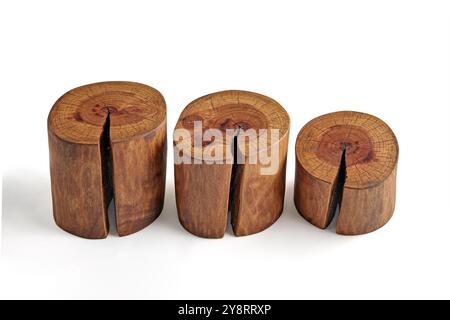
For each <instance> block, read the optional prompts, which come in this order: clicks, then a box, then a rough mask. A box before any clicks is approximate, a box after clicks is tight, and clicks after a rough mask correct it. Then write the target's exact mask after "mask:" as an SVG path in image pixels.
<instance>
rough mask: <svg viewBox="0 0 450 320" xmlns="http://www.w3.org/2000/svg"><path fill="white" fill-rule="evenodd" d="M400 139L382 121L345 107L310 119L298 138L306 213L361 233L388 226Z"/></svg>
mask: <svg viewBox="0 0 450 320" xmlns="http://www.w3.org/2000/svg"><path fill="white" fill-rule="evenodd" d="M398 153H399V148H398V143H397V139H396V137H395V135H394V133H393V132H392V130H391V129H390V128H389V127H388V125H387V124H386V123H384V122H383V121H382V120H380V119H378V118H376V117H374V116H371V115H368V114H365V113H360V112H351V111H342V112H335V113H330V114H326V115H323V116H320V117H318V118H315V119H313V120H312V121H310V122H309V123H308V124H306V125H305V126H304V127H303V129H302V130H301V131H300V133H299V135H298V137H297V142H296V150H295V155H296V176H295V190H294V200H295V204H296V207H297V209H298V211H299V212H300V214H301V215H302V216H303V217H304V218H305V219H306V220H308V221H309V222H310V223H312V224H313V225H315V226H317V227H319V228H322V229H324V228H327V227H328V225H329V224H330V222H331V221H332V220H333V216H334V214H335V212H336V208H337V206H339V214H338V216H337V225H336V232H337V233H339V234H343V235H358V234H364V233H368V232H371V231H374V230H376V229H378V228H380V227H382V226H383V225H385V224H386V223H387V222H388V221H389V219H390V218H391V216H392V214H393V212H394V207H395V184H396V172H397V160H398Z"/></svg>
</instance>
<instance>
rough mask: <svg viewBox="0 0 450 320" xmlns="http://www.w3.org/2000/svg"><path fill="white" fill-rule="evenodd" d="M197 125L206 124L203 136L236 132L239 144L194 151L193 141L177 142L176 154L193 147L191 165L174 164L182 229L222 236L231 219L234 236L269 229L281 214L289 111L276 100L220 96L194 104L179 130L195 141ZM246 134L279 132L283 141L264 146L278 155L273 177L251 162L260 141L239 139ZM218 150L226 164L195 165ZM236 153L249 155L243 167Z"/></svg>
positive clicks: (249, 94)
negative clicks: (212, 132)
mask: <svg viewBox="0 0 450 320" xmlns="http://www.w3.org/2000/svg"><path fill="white" fill-rule="evenodd" d="M194 121H201V122H202V125H203V131H205V130H206V129H218V130H219V131H221V132H223V134H224V135H225V132H226V130H227V129H235V130H238V132H239V133H238V134H237V135H236V136H235V137H234V138H235V140H234V144H235V145H233V144H230V143H227V142H226V141H222V142H221V143H222V144H220V143H219V142H218V141H214V142H211V143H203V144H202V145H201V146H196V145H195V144H194V143H193V141H189V142H186V141H181V142H180V141H174V152H175V154H177V153H179V152H180V150H182V149H184V148H190V150H191V153H190V154H191V157H192V159H191V160H192V163H191V164H186V163H182V164H175V190H176V202H177V208H178V215H179V220H180V222H181V224H182V225H183V226H184V228H185V229H186V230H188V231H189V232H191V233H192V234H194V235H197V236H200V237H205V238H221V237H223V236H224V234H225V230H226V228H227V221H228V214H230V215H231V224H232V227H233V232H234V234H235V235H236V236H244V235H250V234H254V233H257V232H260V231H262V230H264V229H266V228H268V227H269V226H271V225H272V224H273V223H274V222H275V221H276V220H277V219H278V218H279V216H280V215H281V212H282V211H283V202H284V192H285V169H286V156H287V147H288V136H289V116H288V114H287V113H286V111H285V110H284V109H283V108H282V106H281V105H280V104H278V103H277V102H276V101H274V100H273V99H270V98H268V97H266V96H263V95H260V94H257V93H252V92H246V91H236V90H233V91H222V92H217V93H213V94H210V95H207V96H204V97H201V98H199V99H197V100H195V101H193V102H191V103H190V104H189V105H188V106H187V107H186V108H185V109H184V111H183V112H182V113H181V115H180V117H179V120H178V122H177V125H176V128H175V129H179V128H183V129H186V130H188V131H189V132H191V133H192V136H193V126H194ZM247 129H255V130H259V129H269V130H270V129H278V130H279V132H280V135H279V140H277V141H271V139H267V140H265V141H264V142H266V141H267V148H270V150H275V149H277V150H278V152H279V155H280V158H279V164H278V165H277V167H276V169H275V171H274V174H272V175H262V174H261V170H260V169H261V167H264V166H263V165H262V164H260V163H259V162H258V163H251V162H250V161H248V157H250V154H249V152H248V150H249V149H248V147H249V145H250V144H254V143H256V141H254V140H252V139H250V138H249V139H248V140H245V141H244V140H243V141H239V140H238V139H237V138H238V137H239V134H240V133H241V132H244V131H245V130H247ZM239 130H243V131H239ZM258 138H260V137H258ZM260 141H263V139H261V140H260ZM186 143H187V144H189V145H188V146H186V145H185V144H186ZM218 145H219V146H220V148H219V149H220V150H222V152H223V154H222V157H223V159H226V162H227V163H222V164H219V163H214V164H210V163H208V161H207V160H208V159H203V161H201V163H200V164H194V163H193V162H194V161H195V159H196V154H203V155H204V154H205V151H207V148H210V147H211V146H214V147H215V148H216V150H217V149H218V148H217V146H218ZM234 147H235V148H236V150H233V148H234ZM197 148H198V149H200V150H196V149H197ZM272 148H273V149H272ZM246 150H247V151H246ZM196 151H200V152H199V153H197V152H196ZM259 151H261V152H262V151H267V150H262V149H261V150H259ZM259 151H258V152H259ZM237 152H239V153H240V154H242V155H245V157H246V160H245V163H240V164H238V163H236V161H235V160H236V159H235V158H236V157H235V156H236V153H237ZM206 153H207V152H206ZM230 158H231V159H230ZM205 160H206V161H205ZM233 161H234V162H233Z"/></svg>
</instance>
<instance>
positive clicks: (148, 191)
mask: <svg viewBox="0 0 450 320" xmlns="http://www.w3.org/2000/svg"><path fill="white" fill-rule="evenodd" d="M48 138H49V150H50V173H51V182H52V200H53V213H54V218H55V222H56V224H57V225H58V226H59V227H61V228H62V229H64V230H66V231H67V232H70V233H72V234H74V235H77V236H80V237H84V238H89V239H100V238H105V237H106V236H107V234H108V230H109V222H108V205H109V203H110V202H111V200H112V199H113V198H114V204H115V214H116V223H117V232H118V234H119V235H120V236H124V235H128V234H131V233H134V232H137V231H139V230H141V229H143V228H144V227H146V226H148V225H149V224H150V223H151V222H153V221H154V220H155V219H156V218H157V217H158V215H159V214H160V212H161V210H162V207H163V201H164V189H165V171H166V148H167V147H166V145H167V143H166V141H167V139H166V106H165V102H164V98H163V96H162V95H161V94H160V93H159V92H158V91H157V90H155V89H153V88H151V87H149V86H146V85H143V84H139V83H134V82H119V81H117V82H101V83H95V84H90V85H85V86H82V87H79V88H76V89H73V90H71V91H69V92H67V93H66V94H64V95H63V96H62V97H61V98H60V99H59V100H58V101H57V102H56V103H55V105H54V106H53V108H52V110H51V111H50V114H49V117H48Z"/></svg>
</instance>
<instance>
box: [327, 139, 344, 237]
mask: <svg viewBox="0 0 450 320" xmlns="http://www.w3.org/2000/svg"><path fill="white" fill-rule="evenodd" d="M341 149H342V155H341V161H340V162H339V169H338V173H337V175H336V179H335V180H334V183H333V187H332V189H331V196H330V203H329V205H328V213H327V222H326V227H325V228H328V227H329V225H330V224H331V222H332V221H333V219H334V218H335V217H337V215H339V212H337V211H338V205H339V208H340V206H341V202H342V195H343V193H344V185H345V178H346V176H347V165H346V163H345V153H346V145H345V144H342V145H341Z"/></svg>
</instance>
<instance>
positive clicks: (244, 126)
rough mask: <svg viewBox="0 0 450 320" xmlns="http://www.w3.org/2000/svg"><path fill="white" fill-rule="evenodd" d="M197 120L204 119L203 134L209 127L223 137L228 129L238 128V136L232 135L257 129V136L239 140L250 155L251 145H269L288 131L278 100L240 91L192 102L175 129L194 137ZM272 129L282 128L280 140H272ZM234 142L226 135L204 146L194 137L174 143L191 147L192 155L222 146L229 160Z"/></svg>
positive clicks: (213, 95) (285, 116) (280, 129)
mask: <svg viewBox="0 0 450 320" xmlns="http://www.w3.org/2000/svg"><path fill="white" fill-rule="evenodd" d="M197 121H198V122H201V124H202V132H203V133H204V132H205V131H206V130H207V129H216V130H218V131H219V132H221V133H222V135H223V136H224V137H226V136H227V130H232V131H233V130H234V131H236V132H237V135H236V134H232V135H233V136H238V135H240V134H244V132H247V133H248V132H249V131H248V130H249V129H254V130H255V131H256V136H253V137H251V136H247V137H246V139H245V141H244V140H243V141H242V143H241V142H239V146H238V148H239V149H240V150H241V152H242V154H245V155H246V156H249V152H248V150H250V149H248V144H252V145H253V146H256V144H257V143H258V141H259V143H260V146H266V148H268V147H269V146H271V145H273V144H274V143H277V142H278V141H279V140H281V139H282V138H283V137H284V136H286V135H287V134H288V131H289V116H288V114H287V112H286V111H285V110H284V109H283V107H282V106H281V105H280V104H279V103H278V102H276V101H275V100H273V99H271V98H269V97H266V96H264V95H261V94H258V93H253V92H248V91H239V90H229V91H221V92H216V93H212V94H208V95H206V96H203V97H201V98H198V99H196V100H194V101H192V102H191V103H190V104H189V105H188V106H187V107H186V108H185V109H184V110H183V112H182V113H181V115H180V117H179V120H178V122H177V125H176V127H175V129H181V128H183V129H186V130H188V131H189V132H190V134H191V137H194V124H195V122H197ZM260 129H267V133H268V134H267V135H264V134H261V133H262V132H261V131H260ZM271 129H278V130H279V139H278V140H277V141H271V131H270V130H271ZM231 141H232V139H229V140H228V139H226V138H224V139H222V141H220V142H219V141H215V140H213V141H203V142H202V144H201V146H198V145H196V144H195V143H194V139H191V140H190V141H189V142H188V141H186V140H182V141H175V145H176V147H178V148H182V147H189V148H191V150H192V155H193V157H195V154H197V153H196V151H200V152H201V153H199V154H202V153H203V155H204V154H207V153H208V152H205V151H207V150H206V149H207V148H213V147H214V148H215V149H216V150H217V149H220V147H223V150H224V153H223V157H224V159H228V158H229V157H230V156H232V155H230V153H228V152H227V150H229V149H230V142H231ZM187 143H189V145H188V146H187V145H186V144H187ZM197 149H201V150H197ZM244 150H247V152H245V151H244ZM253 150H258V152H261V151H262V150H263V149H262V148H261V147H260V148H257V149H253Z"/></svg>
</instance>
